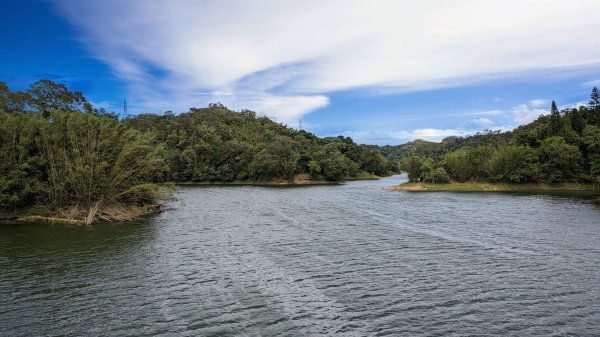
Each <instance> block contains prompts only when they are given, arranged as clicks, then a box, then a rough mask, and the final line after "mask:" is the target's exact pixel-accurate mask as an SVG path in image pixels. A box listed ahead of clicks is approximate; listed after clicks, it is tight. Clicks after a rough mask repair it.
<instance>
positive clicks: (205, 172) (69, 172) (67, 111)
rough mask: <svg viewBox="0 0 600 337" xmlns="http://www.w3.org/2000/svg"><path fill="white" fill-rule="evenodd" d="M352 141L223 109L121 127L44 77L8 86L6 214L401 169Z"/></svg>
mask: <svg viewBox="0 0 600 337" xmlns="http://www.w3.org/2000/svg"><path fill="white" fill-rule="evenodd" d="M397 170H398V168H397V165H395V164H394V162H393V161H388V160H386V159H384V157H383V156H382V155H381V153H380V152H379V150H377V149H374V148H371V147H367V146H361V145H357V144H356V143H354V142H353V141H352V139H350V138H348V137H342V136H340V137H330V138H318V137H316V136H315V135H313V134H311V133H308V132H306V131H302V130H300V131H298V130H293V129H291V128H289V127H287V126H284V125H281V124H278V123H275V122H273V121H271V120H270V119H268V118H266V117H258V116H257V115H256V113H254V112H252V111H248V110H243V111H241V112H234V111H231V110H229V109H227V108H226V107H224V106H223V105H221V104H211V105H209V107H207V108H202V109H195V108H192V109H190V111H189V112H187V113H182V114H179V115H174V114H173V113H171V112H166V113H164V114H163V115H155V114H142V115H139V116H135V117H130V118H127V119H126V120H124V121H120V120H119V118H118V116H117V115H115V114H113V113H109V112H106V111H104V110H103V109H95V108H93V107H92V105H91V104H90V103H88V102H87V100H86V99H85V97H84V96H83V95H82V94H81V93H78V92H71V91H69V90H68V88H66V87H65V86H64V85H61V84H56V83H54V82H52V81H48V80H42V81H38V82H36V83H34V84H32V85H31V86H30V88H29V90H27V91H25V92H11V91H10V90H9V88H8V87H7V86H6V84H4V83H1V82H0V210H15V209H21V208H24V207H29V206H32V205H50V206H52V207H53V208H55V209H58V208H65V207H66V206H74V207H76V208H78V209H84V210H93V212H96V211H97V210H98V209H102V206H108V205H123V204H135V205H144V204H150V203H153V202H155V201H156V199H157V198H158V197H159V196H160V189H159V188H158V185H157V183H162V182H178V181H180V182H182V181H186V182H188V181H195V182H204V181H216V182H221V181H234V180H253V181H273V180H283V181H291V180H292V179H293V177H294V176H295V175H297V174H304V176H310V177H311V178H312V179H323V180H330V181H339V180H342V179H345V178H349V177H356V176H360V175H365V174H366V173H370V174H375V175H385V174H387V173H388V172H390V171H397Z"/></svg>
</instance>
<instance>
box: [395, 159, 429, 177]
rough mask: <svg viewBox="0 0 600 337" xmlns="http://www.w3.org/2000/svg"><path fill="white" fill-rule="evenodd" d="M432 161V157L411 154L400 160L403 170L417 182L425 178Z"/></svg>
mask: <svg viewBox="0 0 600 337" xmlns="http://www.w3.org/2000/svg"><path fill="white" fill-rule="evenodd" d="M431 162H432V160H431V158H425V157H420V156H410V157H406V158H404V159H403V160H402V161H401V162H400V169H401V170H402V172H406V174H407V175H408V180H409V181H410V182H417V181H420V180H421V179H422V178H423V175H424V174H425V173H426V172H427V171H428V169H429V168H430V167H429V165H430V163H431Z"/></svg>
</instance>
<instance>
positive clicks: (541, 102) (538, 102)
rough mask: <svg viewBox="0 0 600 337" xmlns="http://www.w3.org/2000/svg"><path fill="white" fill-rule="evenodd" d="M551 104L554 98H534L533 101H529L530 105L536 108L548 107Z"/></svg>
mask: <svg viewBox="0 0 600 337" xmlns="http://www.w3.org/2000/svg"><path fill="white" fill-rule="evenodd" d="M551 104H552V100H551V99H546V98H539V99H532V100H531V101H529V105H530V106H532V107H534V108H547V107H549V106H550V105H551Z"/></svg>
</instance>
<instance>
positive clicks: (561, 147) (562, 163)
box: [540, 136, 582, 182]
mask: <svg viewBox="0 0 600 337" xmlns="http://www.w3.org/2000/svg"><path fill="white" fill-rule="evenodd" d="M540 151H541V159H542V160H541V162H542V172H543V173H544V176H545V178H546V180H548V181H549V182H565V181H570V180H572V179H577V177H578V174H579V173H580V171H581V159H582V156H581V152H580V151H579V147H577V146H575V145H570V144H567V142H566V141H565V139H564V138H562V137H558V136H554V137H549V138H546V139H545V140H544V141H543V142H542V146H541V147H540Z"/></svg>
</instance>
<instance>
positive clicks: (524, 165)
mask: <svg viewBox="0 0 600 337" xmlns="http://www.w3.org/2000/svg"><path fill="white" fill-rule="evenodd" d="M489 167H490V176H489V180H490V181H497V182H507V183H524V182H533V181H536V180H537V178H538V175H539V172H540V166H539V158H538V154H537V151H535V150H534V149H532V148H530V147H527V146H515V145H507V146H503V147H501V148H499V149H497V150H496V151H495V152H494V153H493V155H492V157H491V159H490V164H489Z"/></svg>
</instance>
